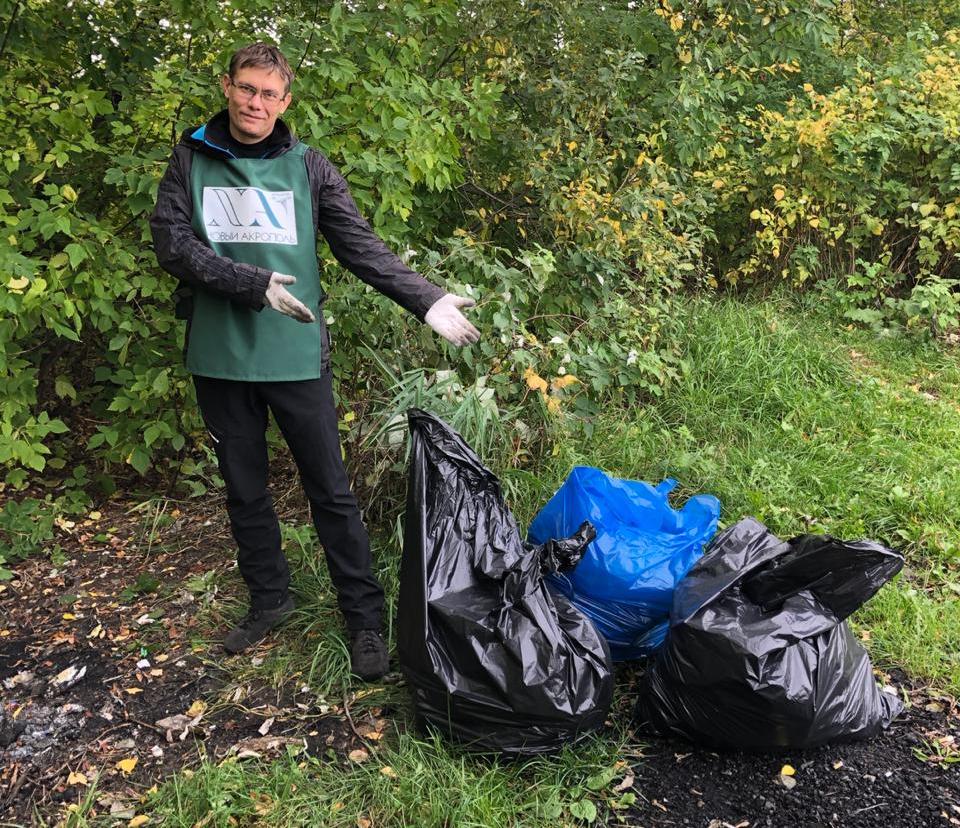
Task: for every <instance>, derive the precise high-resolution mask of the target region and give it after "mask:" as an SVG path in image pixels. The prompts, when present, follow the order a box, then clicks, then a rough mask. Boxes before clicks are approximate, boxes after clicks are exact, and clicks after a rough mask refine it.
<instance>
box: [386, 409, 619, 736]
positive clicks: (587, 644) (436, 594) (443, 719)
mask: <svg viewBox="0 0 960 828" xmlns="http://www.w3.org/2000/svg"><path fill="white" fill-rule="evenodd" d="M408 417H409V421H410V432H411V434H412V437H413V448H412V454H411V459H410V478H409V488H408V492H407V515H406V526H405V533H404V542H403V561H402V563H401V566H400V600H399V607H398V611H397V618H398V625H399V631H398V644H399V646H398V650H399V656H400V664H401V667H402V668H403V672H404V674H405V676H406V679H407V682H408V684H409V685H410V687H411V689H412V692H413V702H414V708H415V711H416V719H417V723H418V725H419V726H421V727H426V728H428V729H433V730H436V731H439V732H440V733H442V734H443V735H446V736H448V737H450V738H452V739H454V740H456V741H457V742H460V743H461V744H463V745H464V746H466V747H467V748H469V749H472V750H477V751H482V752H496V753H506V754H516V755H527V754H538V753H544V752H548V751H552V750H556V749H558V748H559V747H560V746H561V745H563V744H566V743H570V742H573V741H576V740H577V739H579V738H581V737H582V736H584V735H586V734H587V733H588V732H590V731H591V730H594V729H596V728H598V727H600V726H601V725H602V724H603V721H604V718H605V716H606V713H607V710H608V709H609V707H610V702H611V700H612V696H613V676H612V667H611V662H610V653H609V650H608V649H607V645H606V643H605V642H604V640H603V639H602V638H601V637H600V636H599V635H598V634H597V631H596V630H595V629H594V627H593V624H592V623H591V622H590V620H589V619H587V618H586V617H585V616H584V615H582V614H581V613H580V611H579V610H577V609H576V608H575V607H574V606H573V605H572V604H571V603H570V602H569V601H568V600H567V599H566V598H564V597H563V596H558V595H554V594H552V593H551V592H550V591H548V589H547V587H546V585H545V584H544V582H543V573H544V571H552V568H553V567H556V566H570V565H572V564H573V563H574V562H575V560H576V559H577V557H578V555H579V554H582V551H583V549H584V548H585V547H586V545H587V544H588V543H589V542H590V541H591V540H592V538H593V534H592V527H590V526H589V524H587V525H586V526H582V527H581V530H580V532H578V533H577V535H576V536H574V538H572V539H570V540H568V541H560V542H548V543H546V544H544V545H543V546H536V547H535V546H528V545H524V543H523V542H522V541H521V536H520V531H519V529H518V527H517V524H516V521H515V520H514V518H513V515H512V514H510V510H509V509H507V507H506V505H505V504H504V502H503V496H502V494H501V491H500V482H499V481H498V480H497V478H496V477H495V476H494V474H493V473H492V472H490V471H489V470H488V469H487V468H485V467H484V466H483V464H482V463H481V462H480V459H479V458H478V457H477V455H476V454H475V453H474V452H473V451H472V450H471V449H470V447H469V446H468V445H467V444H466V443H465V442H464V441H463V439H462V438H461V437H460V435H458V434H457V433H456V432H455V431H453V429H451V428H450V427H449V426H448V425H446V423H444V422H443V421H442V420H440V419H438V418H437V417H434V416H433V415H431V414H428V413H426V412H424V411H419V410H417V409H411V410H410V411H409V412H408Z"/></svg>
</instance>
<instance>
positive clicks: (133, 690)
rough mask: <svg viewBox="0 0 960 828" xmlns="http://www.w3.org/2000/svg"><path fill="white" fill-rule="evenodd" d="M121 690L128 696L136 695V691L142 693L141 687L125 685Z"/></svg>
mask: <svg viewBox="0 0 960 828" xmlns="http://www.w3.org/2000/svg"><path fill="white" fill-rule="evenodd" d="M123 692H124V693H126V694H127V695H129V696H135V695H137V693H142V692H143V688H142V687H125V688H124V690H123ZM133 761H134V762H136V761H137V760H136V759H134V760H133Z"/></svg>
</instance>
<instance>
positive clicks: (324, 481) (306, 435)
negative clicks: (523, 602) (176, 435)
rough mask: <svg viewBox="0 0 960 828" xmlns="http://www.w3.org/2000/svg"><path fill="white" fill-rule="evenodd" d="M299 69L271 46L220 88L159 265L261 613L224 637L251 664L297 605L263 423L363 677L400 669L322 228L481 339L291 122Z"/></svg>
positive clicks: (370, 279) (162, 224) (251, 51)
mask: <svg viewBox="0 0 960 828" xmlns="http://www.w3.org/2000/svg"><path fill="white" fill-rule="evenodd" d="M292 80H293V72H292V71H291V69H290V65H289V64H288V63H287V61H286V59H285V58H284V56H283V54H282V53H281V52H280V51H279V49H277V48H276V47H274V46H270V45H267V44H265V43H255V44H253V45H251V46H247V47H245V48H243V49H241V50H239V51H238V52H237V53H236V54H235V55H234V56H233V57H232V59H231V61H230V68H229V71H228V73H227V74H225V75H224V76H223V78H222V79H221V85H222V87H223V94H224V96H225V97H226V101H227V108H226V110H224V111H222V112H220V113H219V114H218V115H216V116H214V118H213V119H212V120H211V121H210V122H209V123H207V124H206V125H204V126H201V127H199V128H197V129H191V130H187V132H185V133H184V135H183V137H182V138H181V141H180V143H179V145H178V146H177V147H176V148H175V149H174V152H173V156H172V158H171V160H170V164H169V166H168V168H167V171H166V173H165V174H164V177H163V180H162V181H161V182H160V190H159V194H158V196H157V206H156V209H155V211H154V213H153V216H152V217H151V219H150V227H151V230H152V232H153V240H154V247H155V249H156V253H157V259H158V260H159V262H160V264H161V266H162V267H164V268H165V269H166V270H168V271H169V272H170V273H172V274H173V275H174V276H177V277H178V278H179V279H180V287H179V289H178V291H177V298H178V303H177V315H178V316H179V317H181V318H186V319H187V320H188V327H187V344H186V348H185V353H186V365H187V369H188V370H189V371H190V372H191V373H192V374H193V378H194V385H195V387H196V392H197V402H198V403H199V406H200V412H201V414H202V416H203V419H204V422H205V424H206V426H207V428H208V430H209V432H210V435H211V438H212V439H213V442H214V447H215V450H216V453H217V460H218V463H219V467H220V472H221V474H222V475H223V479H224V482H225V484H226V488H227V511H228V513H229V516H230V525H231V528H232V531H233V536H234V539H235V540H236V542H237V547H238V564H239V568H240V573H241V575H242V576H243V578H244V580H245V581H246V584H247V588H248V590H249V592H250V609H249V612H248V613H247V615H246V616H245V617H244V618H243V620H242V621H240V623H239V624H238V625H237V626H236V627H234V628H233V629H231V630H230V631H229V632H228V633H227V635H226V638H225V639H224V647H225V648H226V650H227V651H228V652H230V653H239V652H242V651H243V650H245V649H247V648H248V647H250V646H251V645H252V644H254V643H256V642H257V641H259V640H260V639H262V638H263V637H264V636H265V635H266V634H267V633H268V632H269V631H270V630H271V629H272V628H273V627H275V626H277V625H278V624H280V623H281V622H282V621H284V620H285V619H286V618H287V617H289V615H290V614H291V612H292V611H293V608H294V603H293V599H292V597H291V596H290V594H289V591H288V589H289V584H290V573H289V569H288V566H287V561H286V559H285V558H284V555H283V552H282V551H281V549H280V527H279V523H278V521H277V516H276V513H275V512H274V510H273V502H272V499H271V497H270V494H269V492H268V490H267V445H266V438H265V433H266V426H267V411H268V409H269V410H270V411H272V412H273V415H274V417H275V419H276V421H277V424H278V425H279V426H280V430H281V432H282V433H283V436H284V439H285V440H286V441H287V445H288V446H289V447H290V450H291V453H292V454H293V457H294V459H295V461H296V463H297V468H298V469H299V471H300V478H301V482H302V483H303V487H304V490H305V492H306V494H307V497H308V498H309V501H310V508H311V513H312V516H313V522H314V526H315V527H316V529H317V534H318V535H319V537H320V542H321V543H322V545H323V547H324V551H325V553H326V558H327V564H328V566H329V568H330V574H331V577H332V580H333V583H334V586H335V587H336V590H337V596H338V601H339V605H340V609H341V612H342V613H343V616H344V619H345V620H346V624H347V629H348V631H349V633H350V637H351V663H352V668H353V671H354V672H355V673H356V674H357V675H358V676H360V677H361V678H363V679H367V680H370V679H375V678H378V677H380V676H382V675H383V674H384V673H385V672H386V671H387V669H388V664H389V662H388V656H387V650H386V645H385V644H384V641H383V638H382V637H381V634H380V628H381V623H382V619H381V615H382V610H383V589H382V588H381V586H380V584H379V583H378V582H377V580H376V578H375V577H374V575H373V572H372V568H371V555H370V544H369V539H368V537H367V531H366V529H365V527H364V525H363V522H362V520H361V517H360V512H359V509H358V507H357V503H356V500H355V498H354V496H353V494H352V493H351V491H350V488H349V483H348V480H347V475H346V471H345V469H344V466H343V461H342V459H341V453H340V443H339V436H338V433H337V414H336V409H335V406H334V400H333V392H332V387H331V376H330V370H329V358H330V354H329V348H330V340H329V336H328V335H327V331H326V326H325V323H324V318H323V313H322V312H321V305H322V304H323V301H324V299H325V296H324V294H323V291H322V289H321V287H320V274H319V266H318V262H317V236H316V233H317V230H319V231H320V232H322V233H323V235H324V236H325V237H326V239H327V241H328V242H329V244H330V249H331V250H332V251H333V254H334V255H335V256H336V257H337V259H338V261H339V262H340V263H341V264H343V265H344V267H346V268H348V269H349V270H351V271H352V272H353V273H354V274H355V275H357V276H358V277H359V278H361V279H363V280H364V281H365V282H367V283H368V284H371V285H373V286H374V287H375V288H376V289H377V290H379V291H380V292H381V293H384V294H386V295H387V296H389V297H390V298H391V299H393V300H394V301H395V302H397V303H398V304H400V305H402V306H403V307H404V308H406V309H407V310H409V311H410V312H411V313H413V314H414V315H416V316H417V317H418V318H420V319H422V320H423V321H424V322H426V323H427V324H428V325H430V327H432V328H433V329H434V330H435V331H436V332H437V333H439V334H440V335H441V336H443V337H444V338H445V339H447V340H449V341H450V342H452V343H454V344H456V345H465V344H468V343H471V342H475V341H477V339H478V338H479V334H478V332H477V330H476V328H474V327H473V325H471V324H470V322H468V321H467V319H466V318H465V317H464V316H463V314H462V313H461V312H460V310H459V309H460V308H463V307H467V306H470V305H472V304H473V302H472V301H471V300H469V299H466V298H463V297H458V296H454V295H453V294H449V293H445V292H444V291H443V290H442V289H441V288H438V287H436V286H435V285H433V284H431V283H430V282H428V281H427V280H426V279H424V278H423V277H421V276H419V275H418V274H416V273H414V272H413V271H412V270H410V269H409V268H408V267H406V266H405V265H404V264H403V263H402V262H401V261H400V260H399V259H398V258H397V257H396V256H395V255H394V254H393V253H392V252H390V250H389V249H388V248H387V247H386V245H384V243H383V242H382V241H381V240H380V239H379V238H378V237H377V236H376V235H375V234H374V233H373V231H372V230H371V229H370V226H369V225H368V224H367V222H366V221H365V220H364V219H363V218H362V217H361V216H360V214H359V212H358V211H357V208H356V205H355V204H354V201H353V199H352V198H351V196H350V192H349V190H348V188H347V184H346V182H345V181H344V179H343V176H341V175H340V173H339V172H338V171H337V170H336V168H335V167H334V166H333V165H332V164H331V163H330V162H329V161H328V160H327V159H326V158H325V157H324V156H323V155H322V154H321V153H319V152H317V151H316V150H314V149H311V148H308V147H306V146H305V145H304V144H302V143H300V142H299V141H298V140H297V139H296V137H294V136H293V135H292V134H291V132H290V130H289V129H288V128H287V126H286V125H285V124H284V123H283V121H282V120H280V116H281V115H282V114H283V113H284V112H285V111H286V109H287V107H288V106H289V105H290V101H291V96H290V85H291V82H292Z"/></svg>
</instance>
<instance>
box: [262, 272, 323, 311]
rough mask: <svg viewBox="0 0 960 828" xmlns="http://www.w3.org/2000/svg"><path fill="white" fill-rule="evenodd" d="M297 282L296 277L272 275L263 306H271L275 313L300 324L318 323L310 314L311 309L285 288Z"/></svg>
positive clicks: (282, 274) (279, 274)
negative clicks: (277, 312)
mask: <svg viewBox="0 0 960 828" xmlns="http://www.w3.org/2000/svg"><path fill="white" fill-rule="evenodd" d="M296 281H297V279H296V277H295V276H288V275H287V274H286V273H271V274H270V284H269V285H268V286H267V292H266V294H265V295H264V297H263V304H265V305H269V306H270V307H271V308H273V309H274V310H275V311H279V312H280V313H282V314H284V315H285V316H289V317H291V318H292V319H296V320H297V321H298V322H316V321H317V320H316V318H315V317H314V315H313V314H312V313H311V312H310V308H308V307H307V306H306V305H305V304H303V302H301V301H300V300H299V299H297V297H296V296H294V295H293V294H292V293H291V292H290V291H289V290H287V289H286V288H285V287H284V285H292V284H293V283H294V282H296Z"/></svg>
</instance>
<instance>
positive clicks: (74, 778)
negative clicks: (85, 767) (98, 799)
mask: <svg viewBox="0 0 960 828" xmlns="http://www.w3.org/2000/svg"><path fill="white" fill-rule="evenodd" d="M67 784H68V785H89V784H90V783H89V782H87V777H86V776H84V775H83V774H82V773H80V771H70V775H69V776H68V777H67Z"/></svg>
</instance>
